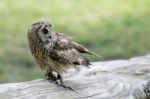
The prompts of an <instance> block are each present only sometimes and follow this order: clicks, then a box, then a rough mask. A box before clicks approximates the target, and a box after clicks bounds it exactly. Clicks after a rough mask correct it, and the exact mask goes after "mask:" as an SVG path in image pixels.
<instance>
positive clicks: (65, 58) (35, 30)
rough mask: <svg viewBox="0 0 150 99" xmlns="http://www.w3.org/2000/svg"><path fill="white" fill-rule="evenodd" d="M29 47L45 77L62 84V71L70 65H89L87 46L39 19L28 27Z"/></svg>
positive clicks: (75, 66) (65, 70)
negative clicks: (55, 30)
mask: <svg viewBox="0 0 150 99" xmlns="http://www.w3.org/2000/svg"><path fill="white" fill-rule="evenodd" d="M28 42H29V48H30V50H31V53H32V55H33V57H34V58H35V61H36V62H37V63H38V65H39V66H40V68H41V69H42V70H44V71H45V73H46V79H48V80H51V81H54V82H56V84H57V85H58V84H59V85H63V78H62V76H61V74H62V73H64V72H67V70H68V69H69V68H70V67H74V68H76V69H78V68H79V67H80V66H86V67H89V65H90V62H89V60H88V59H87V58H86V57H85V56H84V55H83V54H84V53H87V54H93V53H92V52H90V51H88V49H87V48H85V47H83V46H82V45H80V44H78V43H76V42H74V41H73V40H72V38H71V37H70V36H68V35H65V34H63V33H56V32H53V31H52V25H51V24H50V23H48V22H46V21H39V22H36V23H34V24H32V26H31V27H30V28H29V29H28Z"/></svg>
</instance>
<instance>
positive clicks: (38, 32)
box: [28, 21, 53, 43]
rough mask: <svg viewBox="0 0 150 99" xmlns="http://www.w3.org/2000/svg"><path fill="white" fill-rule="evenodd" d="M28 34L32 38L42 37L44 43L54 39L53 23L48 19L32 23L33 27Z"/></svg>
mask: <svg viewBox="0 0 150 99" xmlns="http://www.w3.org/2000/svg"><path fill="white" fill-rule="evenodd" d="M28 36H29V38H31V39H34V40H36V39H40V40H41V41H42V42H43V43H45V42H50V41H51V40H52V36H53V35H52V25H51V24H49V23H48V22H46V21H39V22H36V23H34V24H32V27H31V29H29V31H28Z"/></svg>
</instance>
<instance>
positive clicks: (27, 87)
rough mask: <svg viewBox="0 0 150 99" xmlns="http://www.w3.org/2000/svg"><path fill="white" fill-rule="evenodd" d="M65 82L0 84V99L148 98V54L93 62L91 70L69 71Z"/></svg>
mask: <svg viewBox="0 0 150 99" xmlns="http://www.w3.org/2000/svg"><path fill="white" fill-rule="evenodd" d="M63 76H64V83H65V84H66V85H67V86H70V87H71V88H73V89H74V90H75V91H72V90H69V89H64V88H62V87H58V86H56V85H55V84H54V83H51V82H48V81H47V80H44V79H37V80H33V81H28V82H20V83H8V84H1V85H0V99H150V81H149V78H150V55H147V56H143V57H136V58H131V59H128V60H113V61H104V62H93V63H92V66H91V68H90V69H88V68H81V70H80V71H74V70H69V71H68V73H65V74H64V75H63Z"/></svg>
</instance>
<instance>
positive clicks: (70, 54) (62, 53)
mask: <svg viewBox="0 0 150 99" xmlns="http://www.w3.org/2000/svg"><path fill="white" fill-rule="evenodd" d="M56 35H57V40H56V41H55V43H54V48H53V50H52V51H51V53H50V57H51V58H52V59H54V60H55V61H58V62H62V63H66V64H75V65H86V66H88V65H90V63H89V60H88V59H86V58H85V57H84V56H83V55H82V52H88V50H87V51H84V50H85V48H80V47H81V46H80V47H77V44H76V43H75V42H72V40H71V38H70V37H69V36H67V35H63V34H62V33H61V34H60V33H57V34H56ZM75 45H76V46H75ZM79 49H81V50H79ZM83 49H84V50H83ZM89 53H90V52H89Z"/></svg>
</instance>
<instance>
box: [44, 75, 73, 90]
mask: <svg viewBox="0 0 150 99" xmlns="http://www.w3.org/2000/svg"><path fill="white" fill-rule="evenodd" d="M45 77H46V79H47V80H49V81H53V82H55V83H56V84H57V86H61V87H63V88H65V89H70V90H73V89H72V88H71V87H69V86H66V85H65V84H64V83H63V78H62V76H61V75H60V74H58V73H55V72H51V73H46V75H45Z"/></svg>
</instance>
